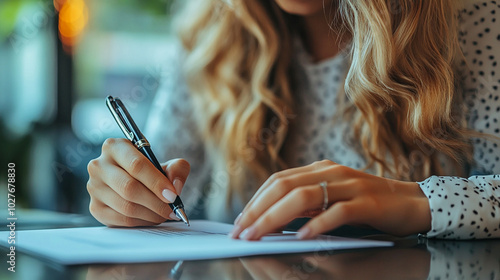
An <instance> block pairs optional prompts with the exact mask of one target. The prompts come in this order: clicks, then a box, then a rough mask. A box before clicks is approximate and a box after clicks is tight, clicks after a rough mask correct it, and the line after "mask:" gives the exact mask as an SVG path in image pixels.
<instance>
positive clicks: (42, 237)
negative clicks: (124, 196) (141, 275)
mask: <svg viewBox="0 0 500 280" xmlns="http://www.w3.org/2000/svg"><path fill="white" fill-rule="evenodd" d="M232 227H233V226H232V225H230V224H223V223H217V222H211V221H203V220H197V221H192V222H191V226H190V227H187V226H186V225H184V224H183V223H180V222H179V223H163V224H161V225H158V226H155V227H146V228H107V227H87V228H67V229H49V230H26V231H18V232H16V244H15V246H16V249H17V250H20V251H23V252H26V253H29V254H33V255H37V256H41V257H44V258H47V259H50V260H52V261H55V262H57V263H61V264H66V265H70V264H88V263H131V262H134V263H138V262H159V261H175V260H201V259H216V258H228V257H241V256H250V255H264V254H279V253H299V252H313V251H325V250H340V249H351V248H364V247H381V246H392V243H391V242H383V241H372V240H364V239H348V238H341V237H333V236H320V237H318V238H316V239H314V240H298V239H297V238H296V237H295V235H294V234H286V233H284V234H272V235H269V236H265V237H264V238H262V240H260V241H244V240H234V239H230V238H229V237H228V236H227V234H228V233H229V231H230V230H231V229H232ZM8 234H9V232H0V244H1V245H2V246H10V245H8V244H7V240H8V239H7V237H8Z"/></svg>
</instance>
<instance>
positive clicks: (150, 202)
mask: <svg viewBox="0 0 500 280" xmlns="http://www.w3.org/2000/svg"><path fill="white" fill-rule="evenodd" d="M162 168H163V170H165V173H166V174H167V176H168V178H166V177H165V176H164V175H163V174H162V173H161V172H160V171H158V169H156V168H155V167H154V166H153V164H151V162H150V161H149V160H148V159H147V158H146V157H145V156H144V155H143V154H142V153H141V152H139V151H138V150H137V149H136V148H135V147H134V146H133V144H132V143H131V142H130V141H128V140H127V139H123V138H109V139H107V140H106V141H105V142H104V144H103V145H102V153H101V155H100V156H99V157H98V158H96V159H93V160H91V161H90V162H89V164H88V172H89V181H88V182H87V190H88V192H89V194H90V205H89V209H90V213H91V214H92V215H93V216H94V217H95V218H96V219H97V220H98V221H99V222H101V223H102V224H104V225H107V226H125V227H135V226H150V225H156V224H160V223H162V222H164V221H165V220H167V219H171V220H178V218H177V217H176V216H175V214H174V213H173V212H172V210H171V209H170V206H169V205H168V203H172V202H173V201H174V200H175V198H176V196H177V195H178V194H180V193H181V191H182V187H183V186H184V183H185V182H186V179H187V177H188V175H189V171H190V166H189V163H188V162H187V161H186V160H184V159H173V160H170V161H168V162H166V163H164V164H162Z"/></svg>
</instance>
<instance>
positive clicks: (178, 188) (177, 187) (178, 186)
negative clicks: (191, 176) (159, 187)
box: [173, 178, 184, 194]
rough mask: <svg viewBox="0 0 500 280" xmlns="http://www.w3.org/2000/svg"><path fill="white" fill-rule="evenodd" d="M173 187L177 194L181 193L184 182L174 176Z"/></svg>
mask: <svg viewBox="0 0 500 280" xmlns="http://www.w3.org/2000/svg"><path fill="white" fill-rule="evenodd" d="M173 185H174V188H175V190H176V191H177V194H181V190H182V186H183V185H184V183H183V182H182V181H181V179H179V178H175V179H174V182H173Z"/></svg>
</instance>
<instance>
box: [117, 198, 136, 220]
mask: <svg viewBox="0 0 500 280" xmlns="http://www.w3.org/2000/svg"><path fill="white" fill-rule="evenodd" d="M121 212H122V213H123V215H125V216H127V217H130V216H132V215H134V214H135V213H136V212H137V204H135V203H133V202H130V201H128V200H125V201H124V202H123V203H122V205H121Z"/></svg>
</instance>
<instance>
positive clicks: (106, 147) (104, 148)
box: [102, 138, 117, 152]
mask: <svg viewBox="0 0 500 280" xmlns="http://www.w3.org/2000/svg"><path fill="white" fill-rule="evenodd" d="M116 141H117V139H116V138H107V139H106V140H104V143H102V151H103V152H107V151H109V150H110V149H111V148H112V147H113V145H115V143H116Z"/></svg>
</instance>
